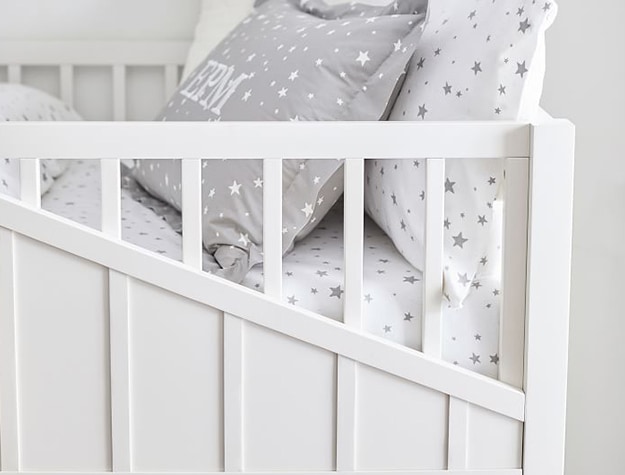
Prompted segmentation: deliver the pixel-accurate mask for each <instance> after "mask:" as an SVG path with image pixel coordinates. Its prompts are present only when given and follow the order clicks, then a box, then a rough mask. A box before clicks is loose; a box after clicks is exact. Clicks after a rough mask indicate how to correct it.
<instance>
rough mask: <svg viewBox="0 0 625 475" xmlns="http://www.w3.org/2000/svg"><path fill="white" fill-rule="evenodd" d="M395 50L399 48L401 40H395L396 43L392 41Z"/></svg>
mask: <svg viewBox="0 0 625 475" xmlns="http://www.w3.org/2000/svg"><path fill="white" fill-rule="evenodd" d="M394 46H395V51H399V50H400V49H401V46H402V44H401V40H397V43H394Z"/></svg>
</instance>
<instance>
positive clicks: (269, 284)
mask: <svg viewBox="0 0 625 475" xmlns="http://www.w3.org/2000/svg"><path fill="white" fill-rule="evenodd" d="M263 253H264V258H263V262H264V264H263V266H264V275H265V294H266V295H269V296H271V297H274V298H276V299H281V298H282V160H281V159H277V158H270V159H265V160H264V162H263Z"/></svg>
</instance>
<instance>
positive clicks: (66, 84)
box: [59, 64, 74, 107]
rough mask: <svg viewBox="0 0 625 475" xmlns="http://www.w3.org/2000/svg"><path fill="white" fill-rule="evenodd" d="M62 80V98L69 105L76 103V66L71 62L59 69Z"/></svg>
mask: <svg viewBox="0 0 625 475" xmlns="http://www.w3.org/2000/svg"><path fill="white" fill-rule="evenodd" d="M59 78H60V81H61V99H62V100H63V102H65V103H66V104H67V105H69V106H70V107H72V106H73V105H74V67H73V66H72V65H71V64H63V65H61V66H60V69H59Z"/></svg>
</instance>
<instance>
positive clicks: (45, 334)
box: [15, 237, 111, 471]
mask: <svg viewBox="0 0 625 475" xmlns="http://www.w3.org/2000/svg"><path fill="white" fill-rule="evenodd" d="M15 249H16V252H15V266H16V275H17V279H18V286H17V292H16V304H17V309H18V318H19V331H18V384H19V388H20V397H19V399H20V407H19V422H20V442H21V446H20V457H21V466H20V468H21V469H22V470H30V471H107V470H110V469H111V447H110V444H111V443H110V440H111V428H110V401H109V395H110V386H109V338H108V301H107V297H108V292H107V287H108V283H107V280H108V273H107V271H106V269H104V268H102V267H100V266H97V265H95V264H91V263H89V262H87V261H84V260H82V259H79V258H77V257H75V256H72V255H70V254H67V253H65V252H63V251H59V250H56V249H54V248H51V247H48V246H45V245H43V244H40V243H37V242H35V241H32V240H30V239H27V238H23V237H20V238H19V239H17V240H16V247H15Z"/></svg>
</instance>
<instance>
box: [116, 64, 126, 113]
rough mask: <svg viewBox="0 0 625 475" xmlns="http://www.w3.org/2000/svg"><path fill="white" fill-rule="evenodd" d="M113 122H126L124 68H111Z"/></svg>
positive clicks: (117, 66) (122, 66)
mask: <svg viewBox="0 0 625 475" xmlns="http://www.w3.org/2000/svg"><path fill="white" fill-rule="evenodd" d="M113 120H116V121H124V120H126V66H124V65H123V64H116V65H115V66H113Z"/></svg>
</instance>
